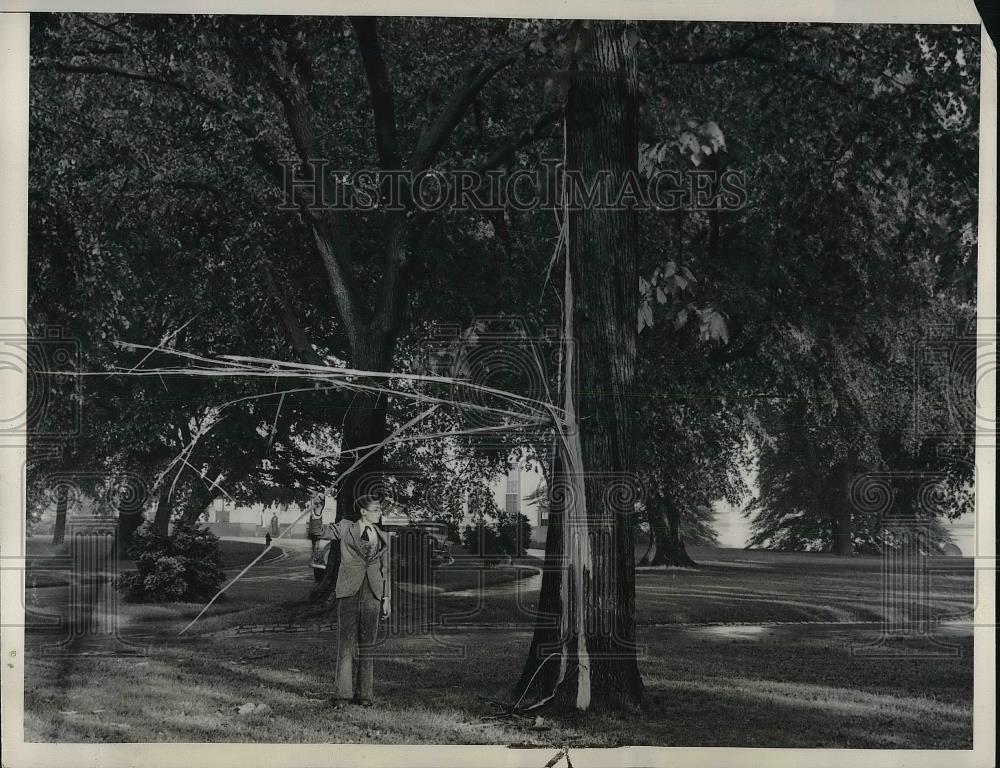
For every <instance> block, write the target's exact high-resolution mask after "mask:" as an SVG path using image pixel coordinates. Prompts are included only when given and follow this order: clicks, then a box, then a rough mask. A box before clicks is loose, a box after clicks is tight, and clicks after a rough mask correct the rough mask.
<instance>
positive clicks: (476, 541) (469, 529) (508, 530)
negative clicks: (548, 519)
mask: <svg viewBox="0 0 1000 768" xmlns="http://www.w3.org/2000/svg"><path fill="white" fill-rule="evenodd" d="M529 541H531V522H530V521H529V520H528V518H527V517H525V516H524V515H518V516H517V519H516V520H504V521H502V522H498V523H496V525H495V526H493V525H487V524H485V523H478V524H477V525H475V526H471V525H467V526H465V530H464V531H463V532H462V544H463V546H465V548H466V549H467V550H468V551H469V554H472V555H512V556H516V557H522V556H523V555H524V553H525V552H526V551H527V548H528V542H529Z"/></svg>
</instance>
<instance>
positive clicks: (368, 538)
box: [361, 525, 375, 557]
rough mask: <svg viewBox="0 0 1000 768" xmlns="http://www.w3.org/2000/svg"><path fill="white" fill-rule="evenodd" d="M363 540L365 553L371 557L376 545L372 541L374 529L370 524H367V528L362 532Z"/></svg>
mask: <svg viewBox="0 0 1000 768" xmlns="http://www.w3.org/2000/svg"><path fill="white" fill-rule="evenodd" d="M361 541H362V542H364V549H365V555H366V556H367V557H371V556H372V554H374V549H375V547H374V546H373V542H372V529H371V526H370V525H368V526H365V530H364V532H363V533H362V534H361Z"/></svg>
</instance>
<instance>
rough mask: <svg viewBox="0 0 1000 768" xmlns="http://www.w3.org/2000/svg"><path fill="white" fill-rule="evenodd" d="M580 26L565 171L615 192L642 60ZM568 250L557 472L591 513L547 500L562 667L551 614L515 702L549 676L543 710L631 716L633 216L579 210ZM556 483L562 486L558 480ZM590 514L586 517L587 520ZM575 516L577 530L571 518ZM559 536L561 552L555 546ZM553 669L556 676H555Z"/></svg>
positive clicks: (541, 694) (637, 684)
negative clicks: (564, 706) (568, 707)
mask: <svg viewBox="0 0 1000 768" xmlns="http://www.w3.org/2000/svg"><path fill="white" fill-rule="evenodd" d="M574 27H575V32H576V33H577V34H578V35H579V39H580V41H581V45H580V48H581V50H582V52H581V54H580V59H579V61H578V62H576V67H575V68H576V69H577V70H578V71H579V75H580V76H579V77H576V78H573V79H572V80H571V82H570V88H569V96H568V101H567V107H566V115H567V117H566V119H567V127H566V135H567V168H568V170H570V171H577V170H579V171H580V172H581V175H582V178H583V179H584V180H585V183H587V184H592V183H593V182H594V180H595V179H598V178H600V176H599V174H604V173H608V172H610V179H609V184H610V188H611V189H618V187H619V185H620V184H622V182H623V180H624V178H625V175H626V174H628V173H635V172H636V168H637V164H638V144H637V132H636V114H635V108H636V100H635V80H634V70H633V69H632V66H633V63H634V53H632V52H630V50H629V46H628V44H627V37H626V35H625V29H624V27H623V25H620V24H612V23H599V24H593V23H591V24H588V23H586V22H583V23H580V24H577V25H574ZM568 242H569V247H568V253H567V259H568V274H567V279H566V291H565V294H566V297H565V298H566V304H567V306H566V315H567V320H566V323H567V327H568V329H569V330H568V332H567V338H568V339H569V342H570V344H572V343H573V341H574V340H575V341H576V350H575V357H577V358H578V361H579V362H578V366H577V368H576V370H577V371H578V373H579V382H578V383H577V382H576V380H575V375H576V374H573V373H572V365H571V364H569V363H567V365H566V367H567V369H569V372H568V373H569V375H567V377H566V378H565V379H564V383H565V384H566V387H567V392H568V395H567V397H568V398H569V399H568V401H567V402H566V405H565V406H564V411H566V412H570V411H571V410H572V409H573V402H572V400H573V398H574V397H576V398H577V399H578V402H579V409H578V412H579V419H578V420H575V428H576V429H578V434H579V438H578V441H577V442H576V443H575V445H577V446H578V453H579V455H578V456H576V455H575V453H574V451H576V450H577V449H574V448H573V445H574V442H573V441H572V440H570V439H569V438H567V440H566V445H564V446H563V447H562V450H561V451H560V453H562V454H563V458H562V459H560V461H562V462H564V464H563V467H562V469H565V470H566V471H567V473H568V474H567V475H566V476H565V479H566V481H567V482H566V485H567V487H566V489H564V490H565V491H568V493H567V494H566V495H570V496H572V495H574V494H577V493H579V492H580V489H581V488H582V489H583V496H584V498H585V502H586V503H585V509H583V508H582V506H581V505H580V504H579V502H580V501H581V500H580V499H561V498H553V499H552V501H551V504H552V506H551V507H550V516H549V521H550V526H549V531H548V536H547V541H546V553H547V556H546V559H547V561H548V562H547V564H548V565H550V566H551V565H553V563H552V559H551V557H550V554H554V553H556V552H559V551H561V552H562V553H563V554H564V555H565V557H564V558H563V559H564V560H565V561H567V564H566V566H565V567H562V568H560V569H558V570H557V578H549V579H548V580H547V581H546V580H545V579H544V577H543V582H542V594H541V595H540V596H539V605H540V607H541V606H546V607H551V606H557V612H556V615H555V617H554V618H555V619H556V626H557V628H556V630H555V632H556V635H555V637H556V647H557V648H559V649H561V650H560V651H559V652H558V653H556V654H555V655H557V656H559V661H558V663H557V662H555V661H550V658H551V657H552V655H553V651H552V650H551V647H552V642H551V638H552V637H553V628H552V626H551V623H550V622H551V621H552V619H553V616H552V615H551V614H549V615H546V616H542V617H540V619H539V624H538V626H537V628H536V634H535V637H534V638H533V641H532V645H531V648H530V649H529V653H528V659H527V662H526V666H525V669H524V673H523V674H522V677H521V682H522V685H524V686H525V687H524V688H520V689H519V690H518V691H516V692H515V695H516V697H517V698H518V699H521V698H522V697H523V696H524V694H525V693H527V692H528V691H527V690H526V688H527V686H526V681H528V680H531V679H532V677H533V676H535V673H536V672H538V675H537V676H536V677H535V678H534V680H535V682H534V683H533V684H532V685H537V684H538V678H540V677H543V676H544V678H545V682H546V683H548V685H542V686H540V687H539V688H538V695H537V696H535V697H534V698H535V699H536V700H537V701H536V702H535V703H541V702H544V701H546V700H549V699H550V698H552V697H553V696H559V697H560V699H561V700H563V701H575V707H576V708H577V709H578V710H586V709H589V708H590V707H591V706H594V707H596V708H602V709H611V710H630V709H635V708H636V707H638V705H639V703H640V702H641V699H642V690H643V688H642V678H641V676H640V675H639V666H638V660H637V657H636V646H635V553H634V525H633V523H634V521H633V519H632V516H631V513H632V511H633V509H634V504H633V503H632V502H630V501H629V500H628V499H627V498H616V493H620V492H622V491H623V490H624V489H623V487H622V485H619V484H627V483H628V478H629V474H628V473H629V472H630V470H631V466H632V462H631V447H632V446H631V439H630V417H631V401H630V394H631V388H632V383H633V380H634V377H635V353H636V316H637V309H638V306H637V305H638V288H637V286H638V273H637V267H636V262H637V255H638V220H637V216H636V211H635V210H634V209H631V208H624V209H617V210H599V209H597V208H595V207H587V206H584V207H583V208H582V209H581V210H574V211H571V212H570V216H569V238H568ZM574 318H575V319H574ZM574 329H575V330H574ZM571 376H572V378H570V377H571ZM577 462H579V465H580V466H579V467H577V466H575V464H576V463H577ZM578 473H582V477H580V474H578ZM574 475H576V477H574ZM555 477H556V479H557V481H558V480H559V475H558V474H556V475H555ZM556 485H557V486H558V482H557V483H556ZM627 493H628V492H627V491H626V492H625V496H627ZM557 507H558V515H556V514H554V513H555V512H556V508H557ZM581 510H582V511H585V517H580V516H579V512H580V511H581ZM571 513H572V514H573V515H575V517H574V518H573V519H572V520H570V519H569V518H568V517H567V516H568V515H569V514H571ZM557 518H561V520H558V522H557ZM556 530H558V531H559V533H558V537H559V538H560V539H561V544H558V545H557V544H556V543H555V542H554V541H553V538H554V531H556ZM560 547H561V550H560ZM566 601H570V602H569V604H568V605H567V603H566ZM546 664H551V665H552V666H554V667H556V677H555V679H553V678H552V677H551V673H550V672H548V671H546V670H545V666H543V665H546ZM567 669H568V670H569V671H570V672H572V673H573V674H568V673H567ZM561 683H566V684H561Z"/></svg>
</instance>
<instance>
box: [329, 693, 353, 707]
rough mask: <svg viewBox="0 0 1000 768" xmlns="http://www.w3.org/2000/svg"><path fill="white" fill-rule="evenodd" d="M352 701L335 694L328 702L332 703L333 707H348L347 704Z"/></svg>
mask: <svg viewBox="0 0 1000 768" xmlns="http://www.w3.org/2000/svg"><path fill="white" fill-rule="evenodd" d="M350 703H351V700H350V699H340V698H337V697H336V696H334V697H333V698H332V699H330V700H329V701H328V702H327V704H329V705H330V708H331V709H346V708H347V705H348V704H350Z"/></svg>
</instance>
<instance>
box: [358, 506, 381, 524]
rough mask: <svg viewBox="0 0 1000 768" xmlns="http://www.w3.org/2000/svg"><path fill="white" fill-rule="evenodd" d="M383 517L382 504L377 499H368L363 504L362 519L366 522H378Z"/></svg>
mask: <svg viewBox="0 0 1000 768" xmlns="http://www.w3.org/2000/svg"><path fill="white" fill-rule="evenodd" d="M380 517H382V505H381V504H379V503H378V502H377V501H367V502H365V503H364V504H363V505H362V506H361V519H362V520H364V521H365V522H366V523H377V522H378V521H379V518H380Z"/></svg>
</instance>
